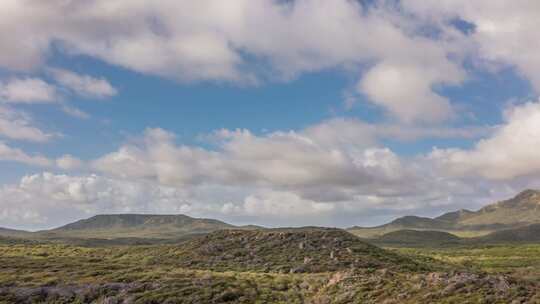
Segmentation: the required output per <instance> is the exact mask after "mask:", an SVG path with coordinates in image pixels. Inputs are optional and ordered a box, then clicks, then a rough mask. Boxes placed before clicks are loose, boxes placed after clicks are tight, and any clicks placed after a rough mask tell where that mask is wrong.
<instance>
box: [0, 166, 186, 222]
mask: <svg viewBox="0 0 540 304" xmlns="http://www.w3.org/2000/svg"><path fill="white" fill-rule="evenodd" d="M0 195H1V196H2V208H1V210H0V223H2V225H7V226H11V227H25V228H33V229H37V228H46V227H51V226H57V225H62V224H65V223H66V222H69V221H72V220H76V219H80V218H81V217H88V216H91V215H94V214H96V213H111V212H115V213H121V212H124V213H129V212H160V211H161V212H164V210H166V212H167V213H174V212H177V211H180V210H182V206H183V205H184V197H185V194H183V192H182V191H181V190H179V189H172V188H167V187H162V186H159V185H155V184H150V183H142V182H138V183H136V182H128V181H121V180H113V179H108V178H104V177H101V176H97V175H86V176H69V175H62V174H53V173H48V172H44V173H41V174H34V175H27V176H24V177H22V178H21V180H20V182H19V183H17V184H11V185H4V186H3V187H2V188H0ZM23 225H24V226H23Z"/></svg>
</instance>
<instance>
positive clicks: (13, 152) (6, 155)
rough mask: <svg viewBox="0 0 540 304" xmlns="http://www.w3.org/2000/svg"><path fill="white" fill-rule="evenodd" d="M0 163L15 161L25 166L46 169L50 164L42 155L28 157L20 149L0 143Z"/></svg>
mask: <svg viewBox="0 0 540 304" xmlns="http://www.w3.org/2000/svg"><path fill="white" fill-rule="evenodd" d="M0 161H16V162H20V163H24V164H27V165H34V166H41V167H48V166H51V165H52V162H51V161H50V160H49V159H48V158H46V157H44V156H42V155H28V154H27V153H26V152H24V151H22V150H21V149H17V148H12V147H10V146H8V145H7V144H6V143H4V142H1V141H0Z"/></svg>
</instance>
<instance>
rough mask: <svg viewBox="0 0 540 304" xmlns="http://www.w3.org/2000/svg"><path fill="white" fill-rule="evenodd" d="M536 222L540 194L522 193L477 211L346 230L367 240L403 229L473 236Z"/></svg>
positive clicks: (416, 218) (463, 210)
mask: <svg viewBox="0 0 540 304" xmlns="http://www.w3.org/2000/svg"><path fill="white" fill-rule="evenodd" d="M536 223H540V191H538V190H525V191H523V192H521V193H519V194H518V195H516V196H515V197H514V198H511V199H508V200H505V201H501V202H497V203H494V204H491V205H487V206H485V207H483V208H481V209H480V210H478V211H470V210H465V209H462V210H459V211H454V212H449V213H445V214H443V215H441V216H438V217H436V218H426V217H418V216H405V217H401V218H398V219H396V220H394V221H392V222H390V223H388V224H384V225H381V226H377V227H369V228H366V227H357V226H355V227H351V228H349V229H348V231H350V232H351V233H354V234H356V235H358V236H360V237H367V238H377V237H380V236H382V235H384V234H386V233H389V232H393V231H398V230H403V229H413V230H435V231H445V232H450V233H452V234H455V235H458V236H463V237H475V236H482V235H487V234H489V233H491V232H494V231H499V230H504V229H511V228H517V227H522V226H526V225H530V224H536Z"/></svg>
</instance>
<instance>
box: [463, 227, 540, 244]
mask: <svg viewBox="0 0 540 304" xmlns="http://www.w3.org/2000/svg"><path fill="white" fill-rule="evenodd" d="M538 242H540V224H532V225H527V226H524V227H519V228H514V229H506V230H501V231H495V232H493V233H490V234H488V235H486V236H483V237H478V238H473V239H470V243H487V244H495V243H538Z"/></svg>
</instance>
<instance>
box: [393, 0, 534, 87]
mask: <svg viewBox="0 0 540 304" xmlns="http://www.w3.org/2000/svg"><path fill="white" fill-rule="evenodd" d="M402 3H403V5H404V6H405V8H406V9H407V10H409V11H412V12H414V13H416V14H417V15H418V16H421V17H424V18H427V19H429V20H432V21H434V23H435V24H445V25H446V26H448V24H449V21H452V20H455V19H456V18H459V19H462V20H465V21H467V22H469V23H471V24H472V25H473V26H474V31H472V33H471V34H470V36H469V37H468V39H470V40H471V42H472V43H473V44H474V45H475V53H474V54H473V55H474V56H475V57H474V58H477V59H479V60H485V61H489V62H494V63H499V64H500V63H502V64H508V65H511V66H515V67H516V68H517V69H518V71H520V72H521V73H522V74H523V75H524V76H525V77H526V78H527V79H529V80H530V81H531V83H532V85H533V86H534V87H535V88H536V90H537V92H540V53H539V52H538V49H539V48H540V41H539V40H538V31H537V29H538V27H539V26H540V3H539V2H538V1H513V2H509V1H505V0H493V1H468V0H457V1H456V0H443V1H439V0H430V1H424V0H405V1H402Z"/></svg>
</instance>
